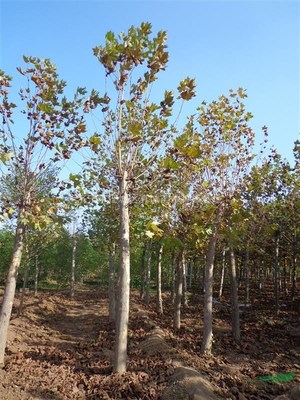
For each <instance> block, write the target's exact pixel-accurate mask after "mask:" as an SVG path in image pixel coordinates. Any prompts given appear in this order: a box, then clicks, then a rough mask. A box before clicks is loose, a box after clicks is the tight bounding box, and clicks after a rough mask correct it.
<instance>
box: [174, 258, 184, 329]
mask: <svg viewBox="0 0 300 400" xmlns="http://www.w3.org/2000/svg"><path fill="white" fill-rule="evenodd" d="M182 290H183V251H181V252H180V253H179V254H178V258H177V263H176V280H175V303H174V321H173V323H174V329H176V330H179V329H180V322H181V303H182Z"/></svg>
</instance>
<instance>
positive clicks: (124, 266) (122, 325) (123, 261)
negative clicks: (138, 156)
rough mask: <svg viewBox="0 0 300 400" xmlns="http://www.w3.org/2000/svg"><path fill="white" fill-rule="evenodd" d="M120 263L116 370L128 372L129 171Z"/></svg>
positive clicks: (123, 184) (122, 191) (123, 193)
mask: <svg viewBox="0 0 300 400" xmlns="http://www.w3.org/2000/svg"><path fill="white" fill-rule="evenodd" d="M119 195H120V265H119V273H118V299H117V309H116V344H115V360H114V371H116V372H120V373H122V372H126V364H127V341H128V320H129V296H130V241H129V198H128V187H127V173H126V171H125V172H124V174H123V176H122V178H121V180H120V184H119Z"/></svg>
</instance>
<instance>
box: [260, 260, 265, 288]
mask: <svg viewBox="0 0 300 400" xmlns="http://www.w3.org/2000/svg"><path fill="white" fill-rule="evenodd" d="M263 288H264V260H262V259H261V260H260V263H259V293H260V294H261V292H262V290H263Z"/></svg>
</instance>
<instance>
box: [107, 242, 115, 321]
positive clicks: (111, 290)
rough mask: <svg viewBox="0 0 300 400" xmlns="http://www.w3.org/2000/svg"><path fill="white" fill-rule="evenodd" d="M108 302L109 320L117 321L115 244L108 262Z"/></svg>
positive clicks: (110, 250) (111, 247)
mask: <svg viewBox="0 0 300 400" xmlns="http://www.w3.org/2000/svg"><path fill="white" fill-rule="evenodd" d="M108 264H109V265H108V302H109V320H110V322H113V321H115V319H116V300H115V299H116V294H115V244H114V243H113V244H112V245H111V246H110V247H109V260H108Z"/></svg>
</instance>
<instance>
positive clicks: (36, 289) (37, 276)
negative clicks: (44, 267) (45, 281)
mask: <svg viewBox="0 0 300 400" xmlns="http://www.w3.org/2000/svg"><path fill="white" fill-rule="evenodd" d="M39 272H40V269H39V256H38V255H37V254H36V255H35V275H34V296H35V297H36V296H37V294H38V284H39Z"/></svg>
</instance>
